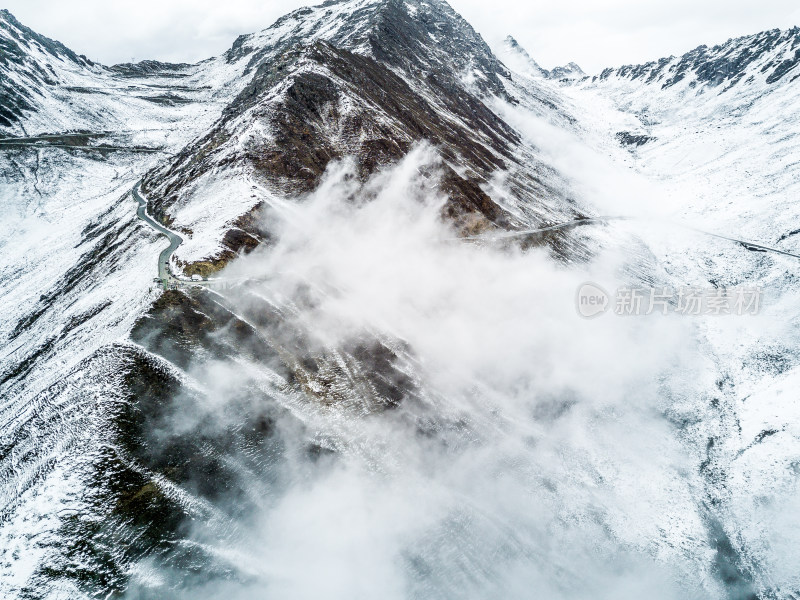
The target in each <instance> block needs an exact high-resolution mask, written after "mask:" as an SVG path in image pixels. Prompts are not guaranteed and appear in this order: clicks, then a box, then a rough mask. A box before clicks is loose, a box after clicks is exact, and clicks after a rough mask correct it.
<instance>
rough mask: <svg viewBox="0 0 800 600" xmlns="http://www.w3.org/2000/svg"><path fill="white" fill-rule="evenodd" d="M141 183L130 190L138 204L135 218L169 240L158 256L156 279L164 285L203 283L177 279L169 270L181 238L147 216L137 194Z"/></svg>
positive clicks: (142, 202) (142, 201) (140, 198)
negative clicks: (171, 259)
mask: <svg viewBox="0 0 800 600" xmlns="http://www.w3.org/2000/svg"><path fill="white" fill-rule="evenodd" d="M140 185H141V182H139V183H137V184H136V185H135V186H134V188H133V189H132V190H131V194H133V198H134V200H136V202H138V203H139V208H137V209H136V216H137V217H139V218H140V219H141V220H142V221H144V222H145V223H147V224H148V225H150V227H152V228H153V229H155V230H156V231H158V232H159V233H160V234H161V235H164V236H166V238H167V239H168V240H169V246H167V247H166V248H164V249H163V250H162V251H161V254H159V255H158V278H159V279H160V280H161V281H162V282H164V284H165V285H169V284H187V283H193V284H198V283H200V284H202V283H203V282H202V281H200V282H196V281H190V280H187V279H179V278H178V277H175V276H174V275H173V274H172V273H171V272H170V270H169V260H170V258H171V257H172V253H173V252H175V250H177V248H178V246H180V245H181V243H183V238H182V237H181V236H179V235H178V234H177V233H175V232H174V231H171V230H169V229H167V228H166V227H164V226H163V225H162V224H161V223H159V222H158V221H156V220H155V219H153V218H152V217H151V216H150V215H148V214H147V200H145V199H144V198H143V197H142V195H141V194H140V193H139V186H140Z"/></svg>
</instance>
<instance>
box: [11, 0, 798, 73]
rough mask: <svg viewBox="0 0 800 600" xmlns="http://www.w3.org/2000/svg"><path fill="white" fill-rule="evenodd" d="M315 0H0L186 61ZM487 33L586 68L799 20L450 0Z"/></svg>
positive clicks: (100, 42)
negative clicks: (514, 40)
mask: <svg viewBox="0 0 800 600" xmlns="http://www.w3.org/2000/svg"><path fill="white" fill-rule="evenodd" d="M316 3H317V2H316V0H266V1H265V0H225V1H224V2H221V1H220V0H160V1H154V0H136V1H133V0H115V1H114V2H108V0H79V1H73V2H64V1H63V0H6V1H5V2H4V4H3V6H5V7H6V8H8V9H9V10H10V11H11V12H12V13H14V14H15V15H16V16H17V18H19V19H20V20H21V21H22V22H23V23H25V24H26V25H28V26H29V27H31V28H33V29H35V30H37V31H39V32H40V33H43V34H44V35H47V36H48V37H52V38H56V39H58V40H60V41H62V42H64V43H65V44H66V45H67V46H69V47H71V48H72V49H73V50H75V51H76V52H79V53H82V54H86V55H88V56H89V57H90V58H93V59H94V60H98V61H100V62H103V63H107V64H112V63H116V62H122V61H129V60H131V59H132V58H135V59H137V60H142V59H145V58H155V59H160V60H170V61H178V62H181V61H185V62H193V61H197V60H200V59H203V58H207V57H209V56H212V55H215V54H219V53H220V52H223V51H224V50H225V49H227V48H228V47H229V46H230V45H231V43H232V42H233V40H234V39H235V38H236V36H237V35H239V34H241V33H249V32H251V31H256V30H258V29H264V28H266V27H268V26H269V25H270V24H271V23H272V22H273V21H274V20H275V19H277V18H278V17H280V16H281V15H282V14H284V13H286V12H288V11H290V10H292V9H294V8H297V7H299V6H303V5H307V4H316ZM451 4H452V5H453V7H454V8H455V9H456V10H458V11H459V12H460V13H461V14H462V15H463V16H464V17H465V18H466V19H467V20H468V21H470V23H472V25H473V26H474V27H475V28H476V29H477V30H478V31H479V32H480V33H482V34H483V35H484V37H485V38H486V39H487V41H489V42H496V41H498V40H500V39H502V38H503V37H504V36H505V35H507V34H509V33H510V34H511V35H513V36H514V37H515V38H517V40H519V42H520V43H521V44H522V45H523V46H525V47H526V48H527V50H528V51H529V52H530V54H531V55H532V56H533V57H534V58H536V59H537V60H538V61H539V62H540V63H542V65H543V66H545V67H552V66H555V65H556V64H563V63H566V62H569V61H571V60H574V61H576V62H577V63H579V64H580V65H581V66H582V67H583V68H584V69H585V70H586V71H588V72H597V71H599V70H600V69H602V68H603V67H606V66H614V65H619V64H625V63H637V62H642V61H645V60H650V59H654V58H659V57H661V56H666V55H669V54H680V53H682V52H684V51H686V50H690V49H692V48H694V47H695V46H698V45H699V44H708V45H712V44H714V43H719V42H723V41H725V40H726V39H728V38H729V37H735V36H738V35H746V34H750V33H756V32H758V31H762V30H764V29H771V28H773V27H781V28H786V27H791V26H793V25H798V24H800V6H798V3H797V0H760V1H759V2H754V1H753V0H668V1H665V0H650V1H647V2H643V1H642V0H604V1H603V2H598V1H596V0H559V1H558V2H553V0H532V1H524V0H523V1H521V0H492V1H491V2H487V1H486V0H451Z"/></svg>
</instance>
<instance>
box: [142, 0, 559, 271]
mask: <svg viewBox="0 0 800 600" xmlns="http://www.w3.org/2000/svg"><path fill="white" fill-rule="evenodd" d="M224 58H225V61H226V62H227V63H229V64H246V67H245V68H244V71H243V72H244V73H246V74H247V77H248V78H249V81H248V83H247V85H246V86H245V87H244V88H243V89H242V90H241V91H240V92H239V93H238V95H237V96H236V97H235V98H233V99H232V100H231V101H230V103H229V104H228V105H227V107H226V108H225V110H224V111H223V115H222V118H221V119H220V120H219V121H218V122H217V123H216V124H215V125H214V127H213V128H212V129H211V130H210V131H209V132H208V133H207V134H206V135H205V136H203V137H201V138H198V139H197V140H196V141H194V142H193V143H192V144H190V145H188V146H187V147H186V148H184V149H183V150H182V151H181V153H180V154H179V155H178V156H177V157H176V158H175V159H174V160H173V161H171V162H170V163H167V164H165V165H164V166H163V167H162V168H160V169H157V170H154V171H152V172H150V173H148V175H147V177H146V178H145V181H144V190H145V192H147V193H149V194H150V195H151V196H152V198H153V200H152V202H153V211H154V213H155V214H156V215H157V216H158V217H159V218H161V219H162V220H163V221H164V222H169V223H173V224H174V226H176V227H181V226H182V225H183V226H186V227H188V228H189V229H194V227H193V226H192V225H191V224H188V223H187V224H185V225H184V224H183V223H181V222H180V221H181V217H180V215H181V211H185V210H188V207H190V206H191V205H192V204H195V203H196V200H194V199H193V197H194V196H195V195H196V192H195V191H194V190H196V189H198V188H204V187H206V186H207V184H208V182H209V181H220V180H221V179H223V178H224V177H225V173H230V174H231V176H233V174H234V173H235V174H236V177H239V178H245V179H248V178H249V179H250V180H252V182H253V183H254V184H257V185H258V186H259V187H263V188H266V189H267V190H270V191H273V192H275V193H279V194H287V193H288V194H291V195H298V194H303V193H306V192H308V191H310V190H311V189H314V188H315V187H316V185H317V184H318V183H319V180H320V177H321V175H322V174H323V172H324V171H325V169H326V168H327V166H328V165H329V164H330V162H331V161H333V160H337V159H341V158H343V157H345V156H350V157H355V159H356V160H357V163H358V167H359V172H360V176H361V177H362V178H366V177H368V176H369V175H370V174H372V173H374V172H375V171H376V170H378V169H380V168H382V167H385V166H387V165H389V164H392V163H393V162H396V161H397V160H398V159H400V158H401V157H402V156H404V155H405V154H407V153H408V152H409V150H410V149H411V148H412V147H414V145H416V144H418V143H420V142H426V143H429V144H432V145H433V146H434V147H436V148H437V149H438V151H439V152H440V153H441V156H442V157H443V159H444V163H445V164H444V167H443V168H444V175H443V178H442V190H443V192H444V193H446V194H447V195H448V197H449V202H448V204H447V206H446V207H445V208H444V214H445V215H446V216H448V217H449V218H451V219H453V220H454V221H455V223H456V224H457V226H459V227H462V228H468V229H469V230H470V231H472V232H475V231H479V230H481V229H486V228H494V227H500V228H506V229H507V228H515V227H524V226H526V225H530V224H531V223H540V222H542V221H548V220H550V219H553V218H556V217H555V214H553V213H550V211H555V213H556V214H559V213H560V214H562V215H563V214H570V213H571V212H572V208H570V207H569V205H568V202H567V201H566V198H565V197H564V196H565V195H564V194H563V192H559V191H558V190H559V188H560V187H561V186H560V184H559V183H558V178H557V176H556V177H552V176H551V177H549V178H547V177H545V178H543V177H542V176H541V175H537V174H535V173H534V171H533V170H532V169H531V168H530V166H531V165H530V158H531V154H532V152H531V150H530V149H529V150H528V151H524V150H522V151H521V150H520V138H519V135H518V134H517V132H515V131H514V129H513V128H512V127H511V126H509V125H508V124H507V123H506V122H505V121H504V120H503V118H502V117H501V116H499V114H498V113H497V112H496V110H495V109H494V105H495V104H496V103H498V102H507V103H511V104H513V103H515V102H517V100H515V98H514V94H515V93H518V92H519V90H515V88H514V86H513V84H512V82H511V79H510V75H509V73H508V71H507V69H506V68H505V67H504V66H503V65H502V63H500V62H499V61H498V60H497V58H496V57H495V56H494V54H493V53H492V52H491V50H490V49H489V48H488V47H487V46H486V44H485V43H484V42H483V40H482V39H481V37H480V36H479V35H478V34H477V33H475V31H474V30H473V29H472V28H471V27H470V26H469V25H468V24H467V23H466V22H465V21H464V20H463V19H462V18H461V17H459V16H458V15H456V14H455V13H454V12H453V11H452V9H451V8H450V7H449V6H448V5H447V4H445V3H444V2H439V1H436V2H424V1H412V2H405V1H401V0H390V1H388V2H363V1H361V2H355V1H352V0H348V1H343V0H342V1H338V2H329V3H327V4H325V5H322V6H321V7H317V8H315V9H301V10H299V11H296V12H294V13H291V14H290V15H287V16H286V17H284V18H283V19H281V20H279V21H278V22H277V23H276V24H275V25H273V27H271V28H270V29H267V30H265V31H264V32H261V33H260V34H253V35H251V36H242V37H240V38H239V39H238V40H237V41H236V42H235V43H234V45H233V47H232V48H231V49H230V50H229V51H228V52H227V53H226V54H225V56H224ZM531 98H532V99H533V101H534V102H540V103H541V105H542V107H543V108H544V109H545V110H551V111H553V112H557V111H558V109H556V108H555V107H553V106H552V105H551V104H549V103H548V102H547V101H546V100H544V99H541V100H539V99H536V98H535V97H533V96H532V97H531ZM501 172H509V173H511V174H513V175H514V176H513V177H512V179H513V181H512V185H513V186H514V188H515V189H514V193H515V196H516V199H517V200H518V201H519V203H520V205H522V206H524V207H526V208H524V209H522V210H523V211H525V212H527V213H528V214H529V215H530V216H529V218H527V219H520V218H519V216H515V217H512V216H511V215H510V214H509V213H508V212H507V211H506V209H504V208H502V207H501V206H500V205H499V204H498V202H497V201H496V200H493V199H492V198H491V197H490V196H489V195H488V194H487V193H486V191H485V188H486V184H487V183H488V181H489V180H490V178H491V177H492V176H493V175H494V174H496V173H501ZM548 179H549V181H548ZM554 182H555V183H554ZM544 197H548V202H543V199H544ZM258 200H259V199H258V198H257V197H253V199H252V201H251V202H249V203H248V202H246V201H242V205H241V206H242V208H241V211H242V214H244V212H246V211H248V210H250V209H251V207H252V206H254V205H255V204H257V202H258ZM233 221H234V219H233V218H231V219H229V220H228V221H227V222H226V223H224V224H221V225H220V226H219V233H218V234H217V236H218V238H217V240H216V242H214V243H213V244H212V245H211V247H210V248H208V252H209V254H208V255H207V256H204V257H200V258H201V262H205V263H209V261H211V262H214V263H215V264H216V265H217V266H218V267H221V266H223V265H224V264H225V263H226V262H227V258H226V257H228V256H229V254H228V253H227V251H228V250H231V251H233V252H236V251H238V250H244V249H245V246H244V245H242V246H241V247H239V248H235V244H234V245H231V241H232V240H231V239H230V236H227V234H226V233H225V232H226V231H228V230H229V229H230V228H231V227H233ZM244 231H245V233H247V234H248V236H250V237H248V238H246V239H248V240H250V239H258V237H259V236H258V235H257V232H254V231H250V230H247V229H245V230H244ZM226 236H227V241H224V242H223V241H222V240H223V239H225V238H226ZM243 239H244V238H243ZM195 260H196V259H194V258H189V259H185V260H183V263H182V264H186V268H187V269H189V270H192V269H193V267H192V266H191V263H193V262H195Z"/></svg>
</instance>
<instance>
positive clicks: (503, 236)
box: [456, 216, 800, 260]
mask: <svg viewBox="0 0 800 600" xmlns="http://www.w3.org/2000/svg"><path fill="white" fill-rule="evenodd" d="M637 220H638V221H654V220H655V221H657V220H656V219H653V218H650V217H625V216H604V217H591V218H588V219H586V218H584V219H575V220H573V221H565V222H564V223H556V224H555V225H549V226H547V227H540V228H538V229H525V230H522V231H508V232H503V233H500V234H496V235H489V236H480V235H479V236H470V237H463V238H456V239H457V240H466V241H483V242H493V241H499V240H507V239H511V238H515V237H524V236H527V235H536V234H539V233H547V232H549V231H559V230H568V229H573V228H575V227H581V226H583V225H600V224H606V223H608V222H609V221H637ZM660 222H661V223H663V224H666V225H671V226H673V227H679V228H681V229H686V230H689V231H694V232H696V233H700V234H702V235H707V236H710V237H715V238H718V239H721V240H727V241H729V242H734V243H736V244H739V245H741V246H742V247H744V248H745V249H747V250H750V251H751V252H769V253H773V254H781V255H783V256H788V257H790V258H795V259H797V260H800V254H793V253H791V252H787V251H785V250H781V249H779V248H773V247H771V246H764V245H763V244H757V243H755V242H750V241H748V240H742V239H739V238H736V237H732V236H727V235H722V234H719V233H713V232H711V231H706V230H704V229H698V228H697V227H692V226H691V225H684V224H682V223H677V222H674V221H660Z"/></svg>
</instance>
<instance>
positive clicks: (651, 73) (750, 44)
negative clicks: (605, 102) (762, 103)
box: [593, 27, 800, 89]
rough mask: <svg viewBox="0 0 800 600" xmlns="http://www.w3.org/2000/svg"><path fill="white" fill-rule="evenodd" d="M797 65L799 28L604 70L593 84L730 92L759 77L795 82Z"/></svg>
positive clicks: (799, 74)
mask: <svg viewBox="0 0 800 600" xmlns="http://www.w3.org/2000/svg"><path fill="white" fill-rule="evenodd" d="M798 65H800V28H798V27H793V28H792V29H788V30H786V31H781V30H780V29H773V30H770V31H764V32H762V33H759V34H757V35H751V36H744V37H740V38H736V39H732V40H729V41H727V42H726V43H724V44H720V45H717V46H713V47H711V48H709V47H708V46H698V47H697V48H695V49H694V50H692V51H691V52H687V53H686V54H684V55H683V56H681V57H678V58H676V57H674V56H671V57H668V58H662V59H660V60H657V61H652V62H649V63H645V64H642V65H627V66H624V67H619V68H618V69H611V68H609V69H605V70H604V71H603V72H602V73H601V74H600V75H599V76H597V77H595V78H593V80H596V79H600V80H605V79H609V78H620V79H628V80H630V81H640V82H643V83H648V84H655V83H657V84H659V85H660V86H661V87H662V88H663V89H666V88H669V87H672V86H674V85H676V84H677V83H679V82H681V81H683V80H684V79H688V80H690V84H691V85H692V86H698V85H699V86H712V87H716V86H719V85H723V84H725V86H726V88H730V87H732V86H734V85H736V84H737V83H739V82H740V81H745V82H747V81H752V80H754V79H755V77H756V75H757V74H760V75H762V76H763V77H764V78H765V81H766V83H767V84H774V83H776V82H778V81H780V80H781V79H782V78H784V77H787V76H788V77H789V78H790V80H791V81H794V80H796V79H798V78H800V70H798V69H797V66H798ZM756 67H757V68H756Z"/></svg>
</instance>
